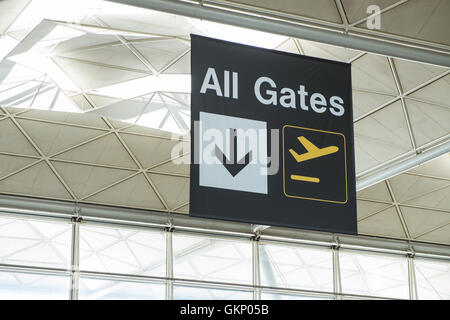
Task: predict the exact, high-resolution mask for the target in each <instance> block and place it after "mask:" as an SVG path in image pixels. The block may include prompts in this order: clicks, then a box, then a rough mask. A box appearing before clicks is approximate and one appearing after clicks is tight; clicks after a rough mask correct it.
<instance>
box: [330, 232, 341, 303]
mask: <svg viewBox="0 0 450 320" xmlns="http://www.w3.org/2000/svg"><path fill="white" fill-rule="evenodd" d="M339 247H340V245H339V242H338V241H336V240H335V241H334V243H333V245H332V246H331V252H332V255H333V292H334V299H335V300H340V299H342V295H341V294H342V284H341V271H340V266H339Z"/></svg>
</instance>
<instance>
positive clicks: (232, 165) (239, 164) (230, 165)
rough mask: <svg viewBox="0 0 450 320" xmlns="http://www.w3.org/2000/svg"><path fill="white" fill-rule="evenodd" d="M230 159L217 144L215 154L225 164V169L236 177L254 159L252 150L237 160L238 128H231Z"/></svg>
mask: <svg viewBox="0 0 450 320" xmlns="http://www.w3.org/2000/svg"><path fill="white" fill-rule="evenodd" d="M229 150H230V159H228V158H227V157H226V156H225V154H224V153H223V152H222V150H220V148H219V147H218V146H217V145H216V146H215V154H216V157H217V159H219V161H220V162H221V163H222V164H223V166H224V167H225V169H227V170H228V172H229V173H230V174H231V175H232V176H233V177H234V176H236V175H237V174H238V173H239V172H241V170H242V169H244V168H245V167H246V166H247V165H248V164H249V163H250V161H252V151H251V150H250V151H249V152H248V153H247V154H246V155H245V156H244V157H242V158H241V160H239V161H238V160H237V130H236V129H230V148H229Z"/></svg>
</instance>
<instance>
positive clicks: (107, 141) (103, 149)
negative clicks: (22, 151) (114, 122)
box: [56, 134, 136, 168]
mask: <svg viewBox="0 0 450 320" xmlns="http://www.w3.org/2000/svg"><path fill="white" fill-rule="evenodd" d="M56 158H57V159H63V160H72V161H79V162H83V163H92V164H98V165H106V166H115V167H123V168H136V164H135V163H134V161H133V159H132V158H131V156H130V155H129V154H128V153H127V151H126V150H125V149H124V147H123V145H122V144H121V143H120V141H119V139H118V138H117V137H116V136H115V135H114V134H108V135H107V136H104V137H101V138H99V139H96V140H93V141H91V142H89V143H86V144H83V145H81V146H79V147H77V148H75V149H72V150H69V151H67V152H64V153H62V154H59V155H58V156H57V157H56Z"/></svg>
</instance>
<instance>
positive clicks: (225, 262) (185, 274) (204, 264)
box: [173, 233, 252, 284]
mask: <svg viewBox="0 0 450 320" xmlns="http://www.w3.org/2000/svg"><path fill="white" fill-rule="evenodd" d="M173 254H174V277H175V278H190V279H198V280H209V281H218V282H233V283H245V284H251V283H252V247H251V244H250V241H236V240H232V239H229V240H218V239H214V238H207V237H200V236H190V235H189V236H186V235H180V234H176V233H174V235H173Z"/></svg>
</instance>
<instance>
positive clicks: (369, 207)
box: [357, 200, 391, 221]
mask: <svg viewBox="0 0 450 320" xmlns="http://www.w3.org/2000/svg"><path fill="white" fill-rule="evenodd" d="M389 206H391V204H387V203H380V202H372V201H364V200H357V213H358V221H360V220H362V219H365V218H367V217H368V216H370V215H373V214H376V213H378V212H380V211H383V210H385V209H386V208H387V207H389Z"/></svg>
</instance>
